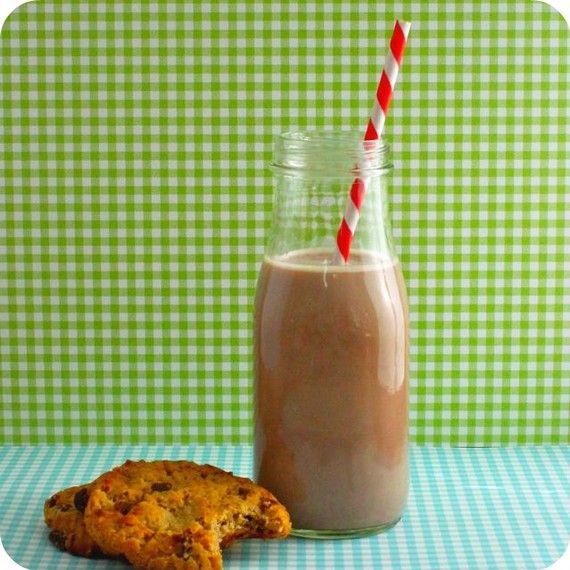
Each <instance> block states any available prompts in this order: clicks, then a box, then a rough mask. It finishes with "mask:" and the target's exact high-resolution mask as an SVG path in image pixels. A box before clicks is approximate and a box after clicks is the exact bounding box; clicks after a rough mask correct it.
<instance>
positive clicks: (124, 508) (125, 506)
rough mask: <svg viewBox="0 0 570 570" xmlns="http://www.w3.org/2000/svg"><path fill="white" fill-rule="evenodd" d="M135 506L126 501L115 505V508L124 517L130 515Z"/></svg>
mask: <svg viewBox="0 0 570 570" xmlns="http://www.w3.org/2000/svg"><path fill="white" fill-rule="evenodd" d="M133 506H134V505H133V504H132V503H127V502H126V501H124V502H121V503H117V504H116V505H115V508H116V509H117V510H118V511H119V512H120V513H121V514H122V515H126V514H128V512H129V511H130V510H131V509H132V508H133Z"/></svg>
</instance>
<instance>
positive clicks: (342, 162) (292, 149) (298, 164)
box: [270, 129, 393, 176]
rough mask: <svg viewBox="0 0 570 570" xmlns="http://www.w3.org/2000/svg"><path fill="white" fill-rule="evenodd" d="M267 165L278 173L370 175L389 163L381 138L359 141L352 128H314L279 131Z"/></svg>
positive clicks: (377, 172)
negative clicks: (271, 158)
mask: <svg viewBox="0 0 570 570" xmlns="http://www.w3.org/2000/svg"><path fill="white" fill-rule="evenodd" d="M270 166H271V168H272V169H273V170H276V171H278V172H279V171H291V173H294V172H297V173H313V174H321V175H322V174H325V175H348V174H350V175H353V176H355V175H358V176H365V175H368V176H373V175H378V174H379V173H382V172H383V171H387V170H390V169H392V167H393V164H392V155H391V150H390V145H389V144H388V142H387V141H386V139H385V138H382V139H380V140H378V139H376V140H363V138H362V133H357V132H355V131H350V130H332V129H323V130H318V129H314V130H305V131H287V132H284V133H281V134H279V135H278V136H277V137H276V138H275V143H274V148H273V160H272V162H271V165H270Z"/></svg>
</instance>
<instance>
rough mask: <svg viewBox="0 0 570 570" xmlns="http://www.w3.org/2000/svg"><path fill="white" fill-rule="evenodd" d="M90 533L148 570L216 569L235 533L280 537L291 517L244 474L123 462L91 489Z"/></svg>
mask: <svg viewBox="0 0 570 570" xmlns="http://www.w3.org/2000/svg"><path fill="white" fill-rule="evenodd" d="M84 520H85V526H86V528H87V531H88V533H89V535H90V536H91V537H92V538H93V539H94V540H95V542H96V544H99V545H100V546H101V547H102V548H103V549H104V550H105V552H106V553H108V554H111V555H120V554H123V555H124V556H125V557H126V558H127V559H128V560H129V561H130V562H131V563H132V564H133V565H134V566H135V567H136V568H140V569H148V570H166V569H168V570H171V569H181V570H189V569H204V570H206V569H220V568H222V554H221V549H222V548H224V547H226V546H229V545H230V544H231V543H232V542H233V541H235V540H236V539H239V538H283V537H285V536H287V535H288V534H289V532H290V530H291V522H290V519H289V515H288V513H287V511H286V509H285V507H283V505H281V504H280V503H279V502H278V501H277V499H276V498H275V497H274V496H273V495H272V494H271V493H270V492H269V491H267V490H265V489H263V488H262V487H260V486H258V485H255V484H254V483H253V482H252V481H250V480H249V479H246V478H243V477H236V476H234V475H232V474H231V473H228V472H226V471H223V470H221V469H218V468H217V467H213V466H211V465H197V464H196V463H193V462H190V461H166V460H164V461H150V462H146V461H127V462H126V463H124V464H123V465H121V466H119V467H116V468H115V469H113V470H112V471H110V472H108V473H105V474H103V475H101V477H99V478H98V479H96V480H95V481H94V482H93V483H92V484H91V486H90V489H89V500H88V501H87V505H86V509H85V517H84Z"/></svg>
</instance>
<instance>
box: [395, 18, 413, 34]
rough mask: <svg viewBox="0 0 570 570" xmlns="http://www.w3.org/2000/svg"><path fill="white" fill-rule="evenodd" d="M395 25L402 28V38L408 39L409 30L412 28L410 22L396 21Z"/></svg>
mask: <svg viewBox="0 0 570 570" xmlns="http://www.w3.org/2000/svg"><path fill="white" fill-rule="evenodd" d="M396 23H397V24H398V25H399V26H400V28H402V32H404V36H406V37H408V33H409V32H410V28H411V27H412V23H411V22H405V21H404V20H396Z"/></svg>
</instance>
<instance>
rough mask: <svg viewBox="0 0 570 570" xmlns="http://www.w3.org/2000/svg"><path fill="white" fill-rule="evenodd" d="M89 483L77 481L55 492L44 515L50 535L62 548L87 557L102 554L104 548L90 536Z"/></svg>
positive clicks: (95, 556) (97, 556) (100, 555)
mask: <svg viewBox="0 0 570 570" xmlns="http://www.w3.org/2000/svg"><path fill="white" fill-rule="evenodd" d="M88 499H89V485H78V486H76V487H70V488H69V489H64V490H63V491H59V492H58V493H55V494H54V495H52V496H51V497H50V498H49V499H48V500H47V501H46V502H45V504H44V518H45V521H46V524H47V526H48V527H49V528H50V529H51V532H50V533H49V539H50V540H51V542H53V544H55V546H57V547H58V548H59V549H60V550H65V551H66V552H69V553H70V554H75V555H76V556H85V557H86V558H102V557H103V556H105V553H104V552H103V550H102V549H101V548H100V547H99V545H98V544H96V543H95V541H94V540H93V539H92V538H91V536H89V533H88V532H87V529H86V528H85V523H84V521H83V512H84V511H85V507H86V506H87V500H88Z"/></svg>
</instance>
